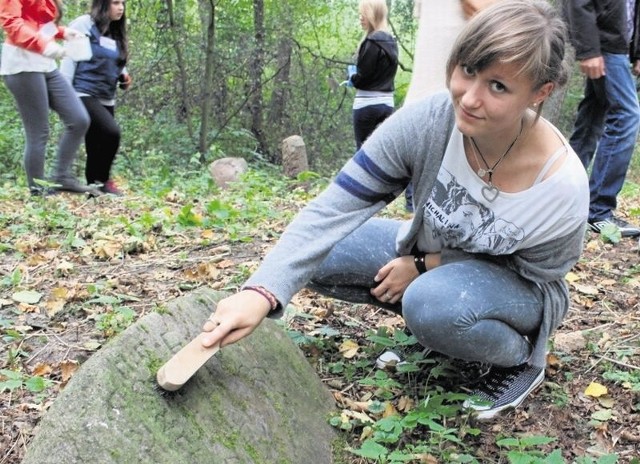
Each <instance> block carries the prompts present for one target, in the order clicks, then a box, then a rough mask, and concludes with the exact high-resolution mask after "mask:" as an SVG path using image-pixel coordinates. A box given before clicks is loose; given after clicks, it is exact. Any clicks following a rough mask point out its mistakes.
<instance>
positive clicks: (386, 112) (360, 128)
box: [353, 105, 393, 150]
mask: <svg viewBox="0 0 640 464" xmlns="http://www.w3.org/2000/svg"><path fill="white" fill-rule="evenodd" d="M392 114H393V108H392V107H390V106H387V105H369V106H365V107H362V108H358V109H357V110H353V132H354V134H355V138H356V150H360V147H361V146H362V144H363V143H364V141H365V140H367V138H368V137H369V136H370V135H371V133H372V132H373V131H374V130H375V129H376V127H378V126H379V125H380V123H382V121H384V120H385V119H387V118H388V117H389V116H391V115H392Z"/></svg>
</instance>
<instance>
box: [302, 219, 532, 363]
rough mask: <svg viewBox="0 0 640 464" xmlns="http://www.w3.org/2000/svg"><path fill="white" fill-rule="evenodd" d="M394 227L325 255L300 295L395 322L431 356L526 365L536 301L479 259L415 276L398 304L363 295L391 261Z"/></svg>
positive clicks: (381, 222) (357, 236)
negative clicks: (360, 306)
mask: <svg viewBox="0 0 640 464" xmlns="http://www.w3.org/2000/svg"><path fill="white" fill-rule="evenodd" d="M401 224H402V222H401V221H397V220H392V219H380V218H373V219H370V220H369V221H367V222H366V223H365V224H363V225H362V226H360V227H359V228H358V229H356V230H355V231H354V232H353V233H352V234H351V235H349V236H347V237H346V238H345V239H343V240H342V241H340V242H339V243H338V244H337V245H336V246H335V247H334V248H333V250H332V251H331V253H330V254H329V256H327V258H326V259H325V261H324V262H323V263H322V265H321V266H320V268H319V270H318V272H317V273H316V274H315V275H314V277H313V278H312V279H311V282H309V284H308V285H307V287H309V288H310V289H312V290H315V291H317V292H319V293H321V294H323V295H327V296H330V297H333V298H337V299H340V300H344V301H349V302H352V303H366V304H372V305H376V306H379V307H383V308H386V309H389V310H392V311H394V312H396V313H398V314H401V315H402V316H403V317H404V319H405V322H406V325H407V327H408V328H409V330H411V333H413V335H415V336H416V338H417V339H418V341H419V342H420V344H421V345H423V346H425V347H426V348H430V349H432V350H435V351H437V352H439V353H442V354H445V355H448V356H451V357H454V358H459V359H463V360H466V361H479V362H488V363H491V364H494V365H498V366H503V367H509V366H515V365H520V364H522V363H524V362H526V361H527V360H528V359H529V357H530V355H531V351H532V342H534V340H532V339H531V337H534V336H535V335H536V334H537V332H538V329H539V326H540V323H541V321H542V307H543V304H542V293H541V292H540V290H539V289H538V287H537V286H536V285H535V284H534V283H532V282H530V281H527V280H525V279H523V278H522V277H520V276H519V275H518V274H516V273H515V272H513V271H511V270H509V269H506V268H504V267H502V266H499V265H497V264H495V263H491V262H488V261H484V260H481V259H470V260H465V261H458V262H453V263H448V264H444V265H441V266H439V267H437V268H435V269H432V270H430V271H428V272H426V273H424V274H421V275H420V276H418V277H417V278H416V279H415V280H414V281H413V282H411V284H410V285H409V286H408V287H407V289H406V291H405V293H404V295H403V296H402V299H401V301H400V302H399V303H396V304H393V305H392V304H387V303H382V302H381V301H379V300H377V299H376V298H374V297H373V296H372V295H371V294H370V293H369V291H370V289H371V288H372V287H374V286H375V285H376V283H375V282H374V280H373V278H374V276H375V275H376V273H377V272H378V270H379V269H380V268H381V267H382V266H384V265H385V264H387V263H388V262H389V261H391V260H392V259H394V258H397V257H398V255H397V253H396V251H395V250H396V248H395V239H396V235H397V233H398V229H399V227H400V225H401Z"/></svg>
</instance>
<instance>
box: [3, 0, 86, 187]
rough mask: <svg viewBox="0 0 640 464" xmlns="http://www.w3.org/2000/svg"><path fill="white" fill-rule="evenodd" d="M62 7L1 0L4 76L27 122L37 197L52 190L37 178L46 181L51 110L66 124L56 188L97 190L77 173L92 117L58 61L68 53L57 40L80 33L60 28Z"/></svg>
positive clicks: (27, 159) (30, 177) (27, 161)
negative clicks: (77, 163)
mask: <svg viewBox="0 0 640 464" xmlns="http://www.w3.org/2000/svg"><path fill="white" fill-rule="evenodd" d="M61 11H62V8H61V4H60V1H59V0H3V1H2V2H0V24H1V25H2V28H3V29H4V32H5V38H6V39H5V42H4V44H3V45H2V56H1V59H0V75H2V76H3V78H4V82H5V84H6V85H7V88H8V89H9V91H10V92H11V93H12V94H13V97H14V98H15V101H16V104H17V107H18V111H19V113H20V117H21V119H22V124H23V125H24V131H25V136H26V144H25V150H24V168H25V171H26V175H27V183H28V186H29V190H30V192H31V194H32V195H43V194H46V193H49V192H51V191H50V190H49V189H47V188H43V187H42V185H39V184H38V182H37V180H45V174H44V165H45V152H46V145H47V140H48V138H49V108H51V109H53V111H55V112H56V113H57V114H58V115H59V116H60V118H61V119H62V121H63V123H64V131H63V133H62V136H61V137H60V141H59V143H58V151H57V157H56V163H55V165H54V167H53V173H52V175H51V176H50V178H49V180H50V181H52V182H53V183H54V184H55V185H56V186H55V187H54V189H55V190H60V191H69V192H75V193H93V189H91V188H89V187H87V186H85V185H82V184H80V183H79V182H78V180H77V179H76V177H75V175H74V174H73V173H72V166H73V162H74V160H75V159H76V156H77V152H78V148H79V146H80V144H81V143H82V140H83V137H84V134H85V132H86V131H87V128H88V127H89V115H88V114H87V111H86V110H85V108H84V106H83V105H82V103H81V102H80V99H79V98H78V97H77V95H76V94H75V92H74V91H73V89H72V88H71V85H70V84H69V82H67V80H66V79H65V78H64V77H63V76H62V74H60V72H59V71H58V68H57V65H56V59H60V58H62V57H63V56H64V53H65V52H64V48H63V47H62V46H61V45H60V44H58V43H57V42H56V40H60V39H69V38H73V37H76V36H77V35H79V34H80V33H79V32H77V31H74V30H73V29H69V28H65V27H62V26H60V24H59V22H60V16H61Z"/></svg>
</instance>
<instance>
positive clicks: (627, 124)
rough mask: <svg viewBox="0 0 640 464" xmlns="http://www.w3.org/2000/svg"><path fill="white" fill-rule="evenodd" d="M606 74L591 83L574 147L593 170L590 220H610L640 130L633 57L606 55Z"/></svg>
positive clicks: (587, 85)
mask: <svg viewBox="0 0 640 464" xmlns="http://www.w3.org/2000/svg"><path fill="white" fill-rule="evenodd" d="M603 57H604V61H605V69H606V72H607V74H606V76H604V77H602V78H600V79H587V80H586V83H585V89H584V98H583V99H582V101H581V102H580V104H579V105H578V111H577V115H576V120H575V124H574V129H573V134H572V135H571V138H570V139H569V143H570V144H571V147H572V148H573V149H574V150H575V152H576V153H577V154H578V156H579V157H580V160H581V161H582V164H584V166H585V168H588V167H589V165H590V164H591V162H592V161H593V166H592V168H591V175H590V178H589V189H590V192H591V202H590V206H589V221H592V222H593V221H599V220H603V219H609V218H610V217H611V216H612V215H613V211H614V210H615V209H616V205H617V202H616V197H617V195H618V193H620V190H622V186H623V184H624V180H625V177H626V175H627V169H628V168H629V163H630V162H631V157H632V155H633V150H634V147H635V143H636V139H637V137H638V128H639V127H640V105H639V104H638V94H637V91H636V85H635V80H634V78H633V76H632V75H631V70H630V65H629V57H628V56H627V55H615V54H610V53H603Z"/></svg>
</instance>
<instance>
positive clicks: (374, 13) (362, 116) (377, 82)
mask: <svg viewBox="0 0 640 464" xmlns="http://www.w3.org/2000/svg"><path fill="white" fill-rule="evenodd" d="M359 11H360V25H361V26H362V29H364V31H365V36H364V38H363V39H362V41H361V42H360V45H358V51H357V60H356V67H355V69H353V67H352V68H351V71H350V76H349V81H350V82H351V84H352V85H353V86H354V87H355V88H356V89H357V91H356V96H355V98H354V101H353V130H354V133H355V138H356V149H357V150H359V149H360V147H361V146H362V144H363V143H364V141H365V140H366V139H367V137H369V135H371V133H372V132H373V131H374V129H375V128H376V127H378V125H379V124H380V123H381V122H382V121H384V120H385V119H387V118H388V117H389V116H391V114H392V113H393V109H394V101H393V91H394V85H393V80H394V79H395V76H396V71H397V70H398V44H397V43H396V39H395V38H394V37H393V36H392V35H391V34H389V32H388V31H387V15H388V10H387V3H386V2H385V0H361V1H360V7H359Z"/></svg>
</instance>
